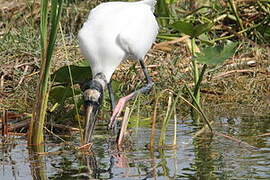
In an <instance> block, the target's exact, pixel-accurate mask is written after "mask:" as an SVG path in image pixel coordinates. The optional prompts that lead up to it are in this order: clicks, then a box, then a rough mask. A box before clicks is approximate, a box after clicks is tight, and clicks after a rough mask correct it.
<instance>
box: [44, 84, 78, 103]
mask: <svg viewBox="0 0 270 180" xmlns="http://www.w3.org/2000/svg"><path fill="white" fill-rule="evenodd" d="M74 93H75V95H78V94H81V91H80V90H79V89H74ZM72 96H73V93H72V88H71V87H64V86H56V87H53V88H52V89H51V91H50V96H49V99H50V101H52V102H53V103H59V104H62V103H64V102H65V100H66V99H67V98H70V97H72Z"/></svg>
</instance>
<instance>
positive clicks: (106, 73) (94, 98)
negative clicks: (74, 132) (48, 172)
mask: <svg viewBox="0 0 270 180" xmlns="http://www.w3.org/2000/svg"><path fill="white" fill-rule="evenodd" d="M155 4H156V0H143V1H138V2H108V3H102V4H100V5H98V6H97V7H96V8H94V9H92V10H91V12H90V14H89V16H88V19H87V21H86V22H85V23H84V25H83V27H82V29H81V30H80V31H79V43H80V49H81V52H82V53H83V55H84V56H85V58H86V59H88V61H89V63H90V66H91V69H92V74H93V79H92V80H91V81H90V82H89V84H88V86H87V88H86V89H85V90H84V101H85V109H86V110H85V111H86V123H85V131H84V143H88V142H89V141H90V140H91V136H92V132H93V130H94V126H95V122H96V115H97V112H98V109H99V107H100V104H101V103H102V99H103V92H104V89H105V87H106V84H107V87H108V90H109V95H110V99H111V106H112V109H113V113H112V117H111V119H110V123H109V128H112V127H113V126H114V124H115V119H116V117H117V116H119V114H120V113H121V111H122V109H123V107H124V106H125V104H126V102H127V101H128V100H129V99H131V98H133V97H135V96H136V95H137V94H139V93H145V92H148V91H149V90H150V89H151V88H152V86H153V84H154V83H153V82H152V79H151V77H150V76H149V75H148V73H147V68H146V67H145V65H144V62H143V60H144V57H145V55H146V53H147V51H148V50H149V49H150V48H151V46H152V44H153V42H154V41H155V39H156V36H157V34H158V24H157V21H156V19H155V16H154V14H153V12H154V7H155ZM127 57H132V58H133V59H137V60H138V61H139V62H140V65H141V66H142V70H143V73H144V75H145V78H146V81H147V84H146V85H145V86H144V87H142V88H141V89H138V90H137V91H134V92H132V93H131V94H129V95H127V96H125V97H122V98H120V99H119V101H118V103H117V105H115V102H114V95H113V92H112V87H111V84H110V79H111V76H112V74H113V72H114V71H115V69H116V68H117V66H118V65H119V64H120V63H121V62H122V61H123V60H124V59H126V58H127Z"/></svg>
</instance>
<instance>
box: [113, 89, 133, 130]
mask: <svg viewBox="0 0 270 180" xmlns="http://www.w3.org/2000/svg"><path fill="white" fill-rule="evenodd" d="M132 96H133V94H130V95H128V96H125V97H122V98H120V99H119V101H118V103H117V105H116V106H115V108H114V110H113V113H112V117H111V119H110V123H109V126H108V128H109V129H112V128H113V127H114V126H115V120H116V118H117V117H118V116H119V115H120V113H121V112H122V110H123V108H124V107H125V104H126V102H127V101H128V100H129V99H131V98H132Z"/></svg>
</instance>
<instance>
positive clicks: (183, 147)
mask: <svg viewBox="0 0 270 180" xmlns="http://www.w3.org/2000/svg"><path fill="white" fill-rule="evenodd" d="M269 124H270V119H269V117H268V118H258V117H250V116H249V117H236V118H234V117H230V118H228V117H220V118H218V119H216V123H215V129H216V130H217V131H218V132H220V133H223V134H226V135H228V136H230V137H233V138H235V140H232V139H229V138H226V137H224V136H220V135H215V136H213V137H212V138H211V137H210V134H207V133H204V134H201V135H200V136H198V137H197V138H193V135H194V132H195V128H194V127H193V126H192V124H191V123H190V122H181V121H179V122H178V124H177V148H176V149H155V150H154V151H153V152H151V151H149V149H148V148H147V145H148V144H149V137H150V133H151V130H150V128H147V127H144V128H142V127H140V128H138V129H135V128H132V130H133V133H132V135H131V136H130V137H129V138H128V139H129V140H128V142H126V143H125V144H126V145H125V146H126V147H124V148H122V149H120V150H119V149H118V150H117V148H116V146H115V145H114V144H113V143H112V139H113V138H111V136H110V135H109V134H108V133H107V132H106V127H105V126H103V125H100V126H99V127H98V128H97V130H96V131H95V134H96V136H95V138H94V140H95V144H94V147H93V152H89V153H82V152H80V151H78V150H75V149H74V148H72V145H74V144H75V143H77V145H78V142H79V139H78V135H76V136H72V139H69V140H70V142H71V143H69V144H68V143H65V144H63V143H61V141H56V140H55V138H48V139H49V140H48V141H49V143H48V144H47V145H46V152H49V153H46V154H43V155H40V156H37V157H34V156H33V155H30V154H29V152H28V148H27V145H26V144H27V142H26V140H25V138H23V137H14V139H13V140H12V141H8V142H11V143H9V144H4V143H2V144H1V146H0V148H1V150H2V153H1V154H2V155H1V168H0V179H1V180H2V179H3V180H12V179H16V180H20V179H27V180H28V179H88V178H89V179H95V178H96V179H155V178H156V179H270V137H269V135H268V136H267V135H265V136H259V135H263V134H266V133H269V132H270V126H269ZM136 130H137V132H136ZM173 133H174V128H173V124H170V126H169V127H168V131H167V136H166V143H167V144H170V143H172V138H173ZM104 134H105V135H104ZM157 134H159V132H157ZM157 139H158V138H157ZM237 139H238V140H239V139H240V140H242V142H241V143H240V144H239V142H237ZM3 140H4V139H3V138H2V141H3Z"/></svg>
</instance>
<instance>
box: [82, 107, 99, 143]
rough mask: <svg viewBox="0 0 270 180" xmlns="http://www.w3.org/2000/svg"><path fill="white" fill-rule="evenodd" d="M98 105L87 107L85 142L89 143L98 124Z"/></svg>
mask: <svg viewBox="0 0 270 180" xmlns="http://www.w3.org/2000/svg"><path fill="white" fill-rule="evenodd" d="M97 112H98V107H97V106H96V105H86V107H85V128H84V138H83V143H84V144H87V143H89V142H90V141H91V137H92V134H93V131H94V128H95V124H96V120H97V119H96V115H97Z"/></svg>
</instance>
